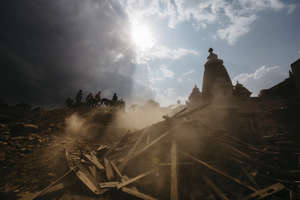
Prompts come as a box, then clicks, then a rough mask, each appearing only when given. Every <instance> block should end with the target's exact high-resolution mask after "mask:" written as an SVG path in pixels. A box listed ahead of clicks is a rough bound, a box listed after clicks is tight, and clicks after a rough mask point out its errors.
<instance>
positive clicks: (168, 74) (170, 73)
mask: <svg viewBox="0 0 300 200" xmlns="http://www.w3.org/2000/svg"><path fill="white" fill-rule="evenodd" d="M159 69H160V71H161V72H162V75H163V77H165V78H173V77H174V72H173V71H171V70H170V69H168V66H166V65H161V66H160V67H159Z"/></svg>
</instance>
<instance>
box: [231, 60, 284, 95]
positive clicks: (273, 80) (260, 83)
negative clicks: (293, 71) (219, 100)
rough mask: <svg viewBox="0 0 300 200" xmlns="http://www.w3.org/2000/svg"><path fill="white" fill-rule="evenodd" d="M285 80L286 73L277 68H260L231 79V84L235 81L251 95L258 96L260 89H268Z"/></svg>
mask: <svg viewBox="0 0 300 200" xmlns="http://www.w3.org/2000/svg"><path fill="white" fill-rule="evenodd" d="M285 78H287V73H286V72H284V71H283V69H282V68H281V67H279V66H272V67H266V66H261V67H260V68H258V69H256V70H255V71H254V72H253V73H242V74H239V75H237V76H235V77H234V78H233V83H236V82H237V81H238V82H239V83H241V84H243V85H244V86H245V87H247V88H248V89H249V90H250V91H251V92H253V95H258V93H259V91H260V90H261V89H266V88H270V87H272V86H274V85H276V84H277V83H279V82H280V81H283V80H284V79H285Z"/></svg>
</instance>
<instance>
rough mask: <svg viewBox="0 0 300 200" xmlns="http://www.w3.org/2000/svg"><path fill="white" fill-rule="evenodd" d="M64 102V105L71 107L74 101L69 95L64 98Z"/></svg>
mask: <svg viewBox="0 0 300 200" xmlns="http://www.w3.org/2000/svg"><path fill="white" fill-rule="evenodd" d="M65 104H66V106H67V107H68V108H71V107H73V105H74V101H73V99H71V98H70V97H68V98H67V99H66V102H65Z"/></svg>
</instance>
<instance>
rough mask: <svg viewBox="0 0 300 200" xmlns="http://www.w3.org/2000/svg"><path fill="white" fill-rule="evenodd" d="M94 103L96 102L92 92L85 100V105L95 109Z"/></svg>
mask: <svg viewBox="0 0 300 200" xmlns="http://www.w3.org/2000/svg"><path fill="white" fill-rule="evenodd" d="M93 101H94V97H93V94H92V93H91V92H90V93H89V94H88V95H87V96H86V98H85V103H86V104H87V105H88V106H89V107H93Z"/></svg>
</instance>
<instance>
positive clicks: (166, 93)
mask: <svg viewBox="0 0 300 200" xmlns="http://www.w3.org/2000/svg"><path fill="white" fill-rule="evenodd" d="M153 91H154V92H155V93H154V99H155V100H156V101H158V102H159V103H160V105H161V106H169V105H172V104H176V102H177V100H180V101H181V102H185V101H186V100H187V98H186V97H183V96H180V95H178V94H177V91H176V89H175V88H166V89H163V91H162V90H161V89H159V88H153Z"/></svg>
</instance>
